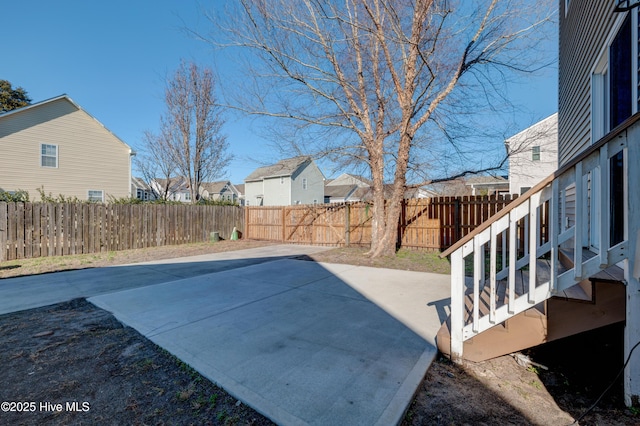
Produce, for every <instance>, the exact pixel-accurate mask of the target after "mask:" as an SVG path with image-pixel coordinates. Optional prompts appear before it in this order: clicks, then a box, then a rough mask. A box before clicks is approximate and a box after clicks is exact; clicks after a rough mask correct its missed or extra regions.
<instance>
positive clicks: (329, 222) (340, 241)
mask: <svg viewBox="0 0 640 426" xmlns="http://www.w3.org/2000/svg"><path fill="white" fill-rule="evenodd" d="M516 197H517V196H515V195H514V196H510V195H506V196H466V197H439V198H418V199H410V200H404V201H403V204H402V210H401V216H400V223H399V228H398V243H399V244H400V246H401V247H406V248H417V249H428V250H444V249H446V248H447V247H449V246H451V245H453V244H454V243H455V242H456V241H458V240H459V239H460V238H462V237H464V236H465V235H466V234H468V233H469V232H471V231H472V230H473V229H475V228H476V227H477V226H478V225H480V224H481V223H482V222H484V221H485V220H487V219H488V218H489V217H491V216H492V215H494V214H495V213H496V212H497V211H499V210H500V209H502V208H503V207H504V206H506V205H507V204H509V203H510V202H511V201H512V200H514V199H515V198H516ZM245 209H246V210H245V226H244V232H245V234H244V235H245V237H247V238H251V239H257V240H270V241H280V242H287V243H298V244H314V245H331V246H368V245H370V244H371V214H372V211H371V205H370V204H367V203H349V204H324V205H313V206H311V205H307V206H281V207H245Z"/></svg>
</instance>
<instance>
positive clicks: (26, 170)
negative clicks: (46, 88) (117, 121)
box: [0, 95, 135, 202]
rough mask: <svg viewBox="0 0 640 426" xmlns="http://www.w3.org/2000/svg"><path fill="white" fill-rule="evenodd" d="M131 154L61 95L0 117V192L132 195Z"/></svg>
mask: <svg viewBox="0 0 640 426" xmlns="http://www.w3.org/2000/svg"><path fill="white" fill-rule="evenodd" d="M133 155H135V153H134V152H133V150H132V149H131V148H130V147H129V146H128V145H127V144H126V143H124V142H123V141H122V140H121V139H119V138H118V137H117V136H115V135H114V134H113V133H111V132H110V131H109V130H108V129H107V128H106V127H104V125H102V124H101V123H100V122H99V121H98V120H96V119H95V118H94V117H92V116H91V115H90V114H89V113H87V112H86V111H85V110H83V109H82V108H81V107H80V106H79V105H78V104H76V103H75V102H74V101H73V100H72V99H71V98H69V97H68V96H66V95H61V96H58V97H55V98H52V99H49V100H46V101H42V102H38V103H35V104H32V105H29V106H26V107H23V108H19V109H16V110H13V111H9V112H7V113H4V114H0V189H1V190H3V191H17V190H24V191H28V192H29V196H30V198H31V199H32V200H38V199H39V195H38V189H39V188H44V191H45V192H46V193H47V194H48V193H51V194H53V195H54V196H57V195H59V194H62V195H64V196H65V197H77V198H78V199H80V200H90V201H97V202H102V201H107V199H108V196H113V197H116V198H120V197H129V196H130V195H131V157H132V156H133Z"/></svg>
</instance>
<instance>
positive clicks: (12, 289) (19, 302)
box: [0, 245, 328, 315]
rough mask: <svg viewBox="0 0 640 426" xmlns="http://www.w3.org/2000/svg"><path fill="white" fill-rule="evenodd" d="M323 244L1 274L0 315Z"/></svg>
mask: <svg viewBox="0 0 640 426" xmlns="http://www.w3.org/2000/svg"><path fill="white" fill-rule="evenodd" d="M327 249H328V248H326V247H315V246H304V245H276V246H266V247H257V248H253V249H247V250H238V251H229V252H222V253H211V254H206V255H199V256H190V257H184V258H179V259H163V260H156V261H151V262H144V263H136V264H131V265H118V266H111V267H106V268H88V269H81V270H73V271H64V272H56V273H50V274H41V275H31V276H24V277H17V278H6V279H2V280H0V282H2V285H0V315H1V314H5V313H9V312H15V311H19V310H24V309H31V308H37V307H40V306H47V305H51V304H54V303H60V302H65V301H68V300H71V299H75V298H78V297H90V296H95V295H98V294H105V293H111V292H114V291H119V290H125V289H129V288H137V287H144V286H148V285H156V284H159V283H164V282H169V281H175V280H178V279H181V278H189V277H197V276H200V275H205V274H209V273H213V272H217V271H228V270H232V269H236V268H242V267H245V266H250V265H255V264H259V263H266V262H271V261H273V260H277V259H283V258H289V257H296V256H304V255H308V254H313V253H317V252H320V251H324V250H327Z"/></svg>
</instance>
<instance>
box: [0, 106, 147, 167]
mask: <svg viewBox="0 0 640 426" xmlns="http://www.w3.org/2000/svg"><path fill="white" fill-rule="evenodd" d="M61 99H64V100H66V101H67V102H69V103H71V104H72V105H73V106H74V107H75V108H77V109H78V110H79V111H82V112H84V113H85V114H87V115H88V116H89V117H91V118H92V119H93V120H95V121H96V123H98V124H99V125H100V126H102V127H103V128H104V129H105V130H106V131H107V132H109V133H111V135H112V136H113V137H114V138H116V139H117V140H118V141H119V142H120V143H121V144H123V145H124V146H126V147H127V148H129V151H130V153H131V155H136V152H135V151H134V150H133V149H132V148H131V147H130V146H129V145H127V144H126V143H125V142H124V141H123V140H122V139H120V138H119V137H118V136H116V134H115V133H113V132H112V131H111V130H109V129H107V127H106V126H105V125H104V124H102V123H101V122H100V121H98V119H97V118H95V117H94V116H93V115H91V114H89V113H88V112H87V110H85V109H84V108H82V107H81V106H80V105H78V104H77V103H75V102H74V101H73V99H71V98H70V97H69V96H67V94H62V95H59V96H56V97H53V98H50V99H45V100H44V101H40V102H36V103H33V104H31V105H27V106H24V107H22V108H16V109H13V110H11V111H7V112H4V113H2V114H0V120H2V119H3V118H6V117H10V116H12V115H15V114H21V113H23V112H25V111H28V110H31V109H36V108H38V107H41V106H42V105H46V104H49V103H53V102H57V101H59V100H61Z"/></svg>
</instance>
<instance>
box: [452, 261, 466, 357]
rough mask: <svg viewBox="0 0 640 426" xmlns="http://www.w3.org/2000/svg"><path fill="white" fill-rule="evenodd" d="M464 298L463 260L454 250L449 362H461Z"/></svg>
mask: <svg viewBox="0 0 640 426" xmlns="http://www.w3.org/2000/svg"><path fill="white" fill-rule="evenodd" d="M464 297H465V278H464V258H463V257H462V250H456V251H454V252H453V253H451V360H452V361H453V362H456V363H460V362H462V348H463V345H464V341H463V336H462V328H463V327H464V310H465V304H464Z"/></svg>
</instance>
